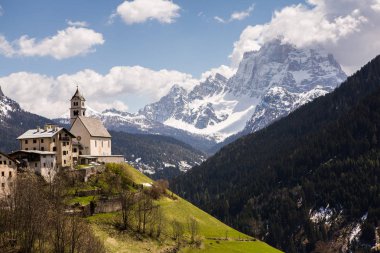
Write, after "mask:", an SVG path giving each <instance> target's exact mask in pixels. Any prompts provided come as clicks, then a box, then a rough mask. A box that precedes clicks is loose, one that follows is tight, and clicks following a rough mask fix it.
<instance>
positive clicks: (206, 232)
mask: <svg viewBox="0 0 380 253" xmlns="http://www.w3.org/2000/svg"><path fill="white" fill-rule="evenodd" d="M125 168H126V170H127V174H128V175H129V176H130V177H132V178H131V179H132V180H133V182H135V183H137V184H142V183H151V182H152V181H153V180H151V179H150V178H149V177H147V176H145V175H144V174H142V173H140V172H139V171H138V170H136V169H134V168H133V167H132V166H129V165H128V166H125ZM156 203H158V204H159V205H160V206H161V210H162V214H163V217H164V221H165V226H164V228H163V231H162V236H161V237H160V239H159V240H157V239H152V238H150V237H148V236H145V235H141V234H137V233H134V232H132V231H127V232H120V231H118V230H116V229H115V228H114V226H113V225H112V223H113V221H115V220H116V219H117V218H118V216H119V214H118V213H107V214H96V215H94V216H91V217H88V218H87V220H88V221H89V222H90V223H91V224H92V227H93V229H94V232H95V234H96V236H98V237H99V238H100V239H101V240H102V241H103V242H104V245H105V247H106V249H107V252H110V253H129V252H137V253H139V252H164V251H165V250H167V249H170V248H172V247H174V246H175V242H174V241H173V240H172V239H171V234H172V231H171V221H173V220H177V221H178V222H180V223H182V224H183V225H184V227H185V228H187V222H188V220H189V218H194V219H195V220H197V221H198V224H199V233H198V236H199V238H200V239H201V240H202V244H201V246H200V248H191V247H190V246H187V247H185V248H181V251H180V252H182V253H192V252H194V253H195V252H204V253H214V252H253V253H272V252H273V253H278V252H281V251H279V250H277V249H274V248H272V247H270V246H269V245H267V244H266V243H263V242H261V241H259V240H255V239H254V238H252V237H250V236H247V235H245V234H243V233H241V232H239V231H237V230H235V229H233V228H231V227H229V226H227V225H226V224H224V223H222V222H221V221H219V220H217V219H216V218H214V217H212V216H211V215H209V214H207V213H206V212H204V211H202V210H200V209H199V208H197V207H196V206H194V205H192V204H191V203H189V202H187V201H186V200H184V199H182V198H180V197H178V196H176V195H175V194H173V193H171V192H169V194H168V196H164V197H161V198H160V199H159V200H157V201H156ZM184 236H185V239H186V240H189V239H190V236H189V234H186V233H185V235H184ZM226 236H227V240H225V239H226ZM239 239H242V240H243V239H244V240H247V241H239ZM254 240H255V241H254Z"/></svg>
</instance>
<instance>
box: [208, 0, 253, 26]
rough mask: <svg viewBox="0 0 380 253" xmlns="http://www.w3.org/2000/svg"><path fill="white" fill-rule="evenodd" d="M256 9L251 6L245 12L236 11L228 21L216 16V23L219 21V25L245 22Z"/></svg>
mask: <svg viewBox="0 0 380 253" xmlns="http://www.w3.org/2000/svg"><path fill="white" fill-rule="evenodd" d="M254 9H255V5H254V4H253V5H251V6H249V7H248V9H246V10H244V11H234V12H233V13H232V14H231V16H230V18H229V19H228V20H225V19H223V18H221V17H218V16H215V17H214V19H215V20H216V21H218V22H219V23H223V24H225V23H229V22H232V21H236V20H239V21H240V20H243V19H245V18H248V17H249V16H250V15H251V12H252V11H253V10H254Z"/></svg>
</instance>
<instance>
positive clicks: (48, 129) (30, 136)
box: [17, 124, 75, 170]
mask: <svg viewBox="0 0 380 253" xmlns="http://www.w3.org/2000/svg"><path fill="white" fill-rule="evenodd" d="M73 138H75V136H74V135H73V134H72V133H70V132H69V131H68V130H67V129H65V128H63V127H58V126H55V125H51V124H47V125H45V126H44V128H40V127H37V128H36V129H30V130H28V131H26V132H25V133H24V134H22V135H21V136H19V137H18V138H17V139H18V140H19V141H20V149H21V151H42V152H44V151H47V152H54V154H55V156H56V162H55V163H56V166H57V167H58V168H65V167H72V166H73V154H72V149H73V145H72V139H73ZM39 170H40V169H39Z"/></svg>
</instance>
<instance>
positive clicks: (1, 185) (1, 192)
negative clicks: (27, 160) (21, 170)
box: [0, 152, 17, 198]
mask: <svg viewBox="0 0 380 253" xmlns="http://www.w3.org/2000/svg"><path fill="white" fill-rule="evenodd" d="M16 177H17V163H16V160H14V159H13V158H11V157H9V156H8V155H6V154H4V153H1V152H0V198H4V197H6V196H8V195H9V194H10V193H11V189H12V187H13V184H14V182H15V179H16Z"/></svg>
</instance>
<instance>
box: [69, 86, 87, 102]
mask: <svg viewBox="0 0 380 253" xmlns="http://www.w3.org/2000/svg"><path fill="white" fill-rule="evenodd" d="M74 98H79V99H80V100H81V101H86V99H84V97H83V96H82V94H81V93H80V92H79V88H78V86H77V91H76V92H75V94H74V96H73V97H72V98H71V100H73V99H74Z"/></svg>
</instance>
